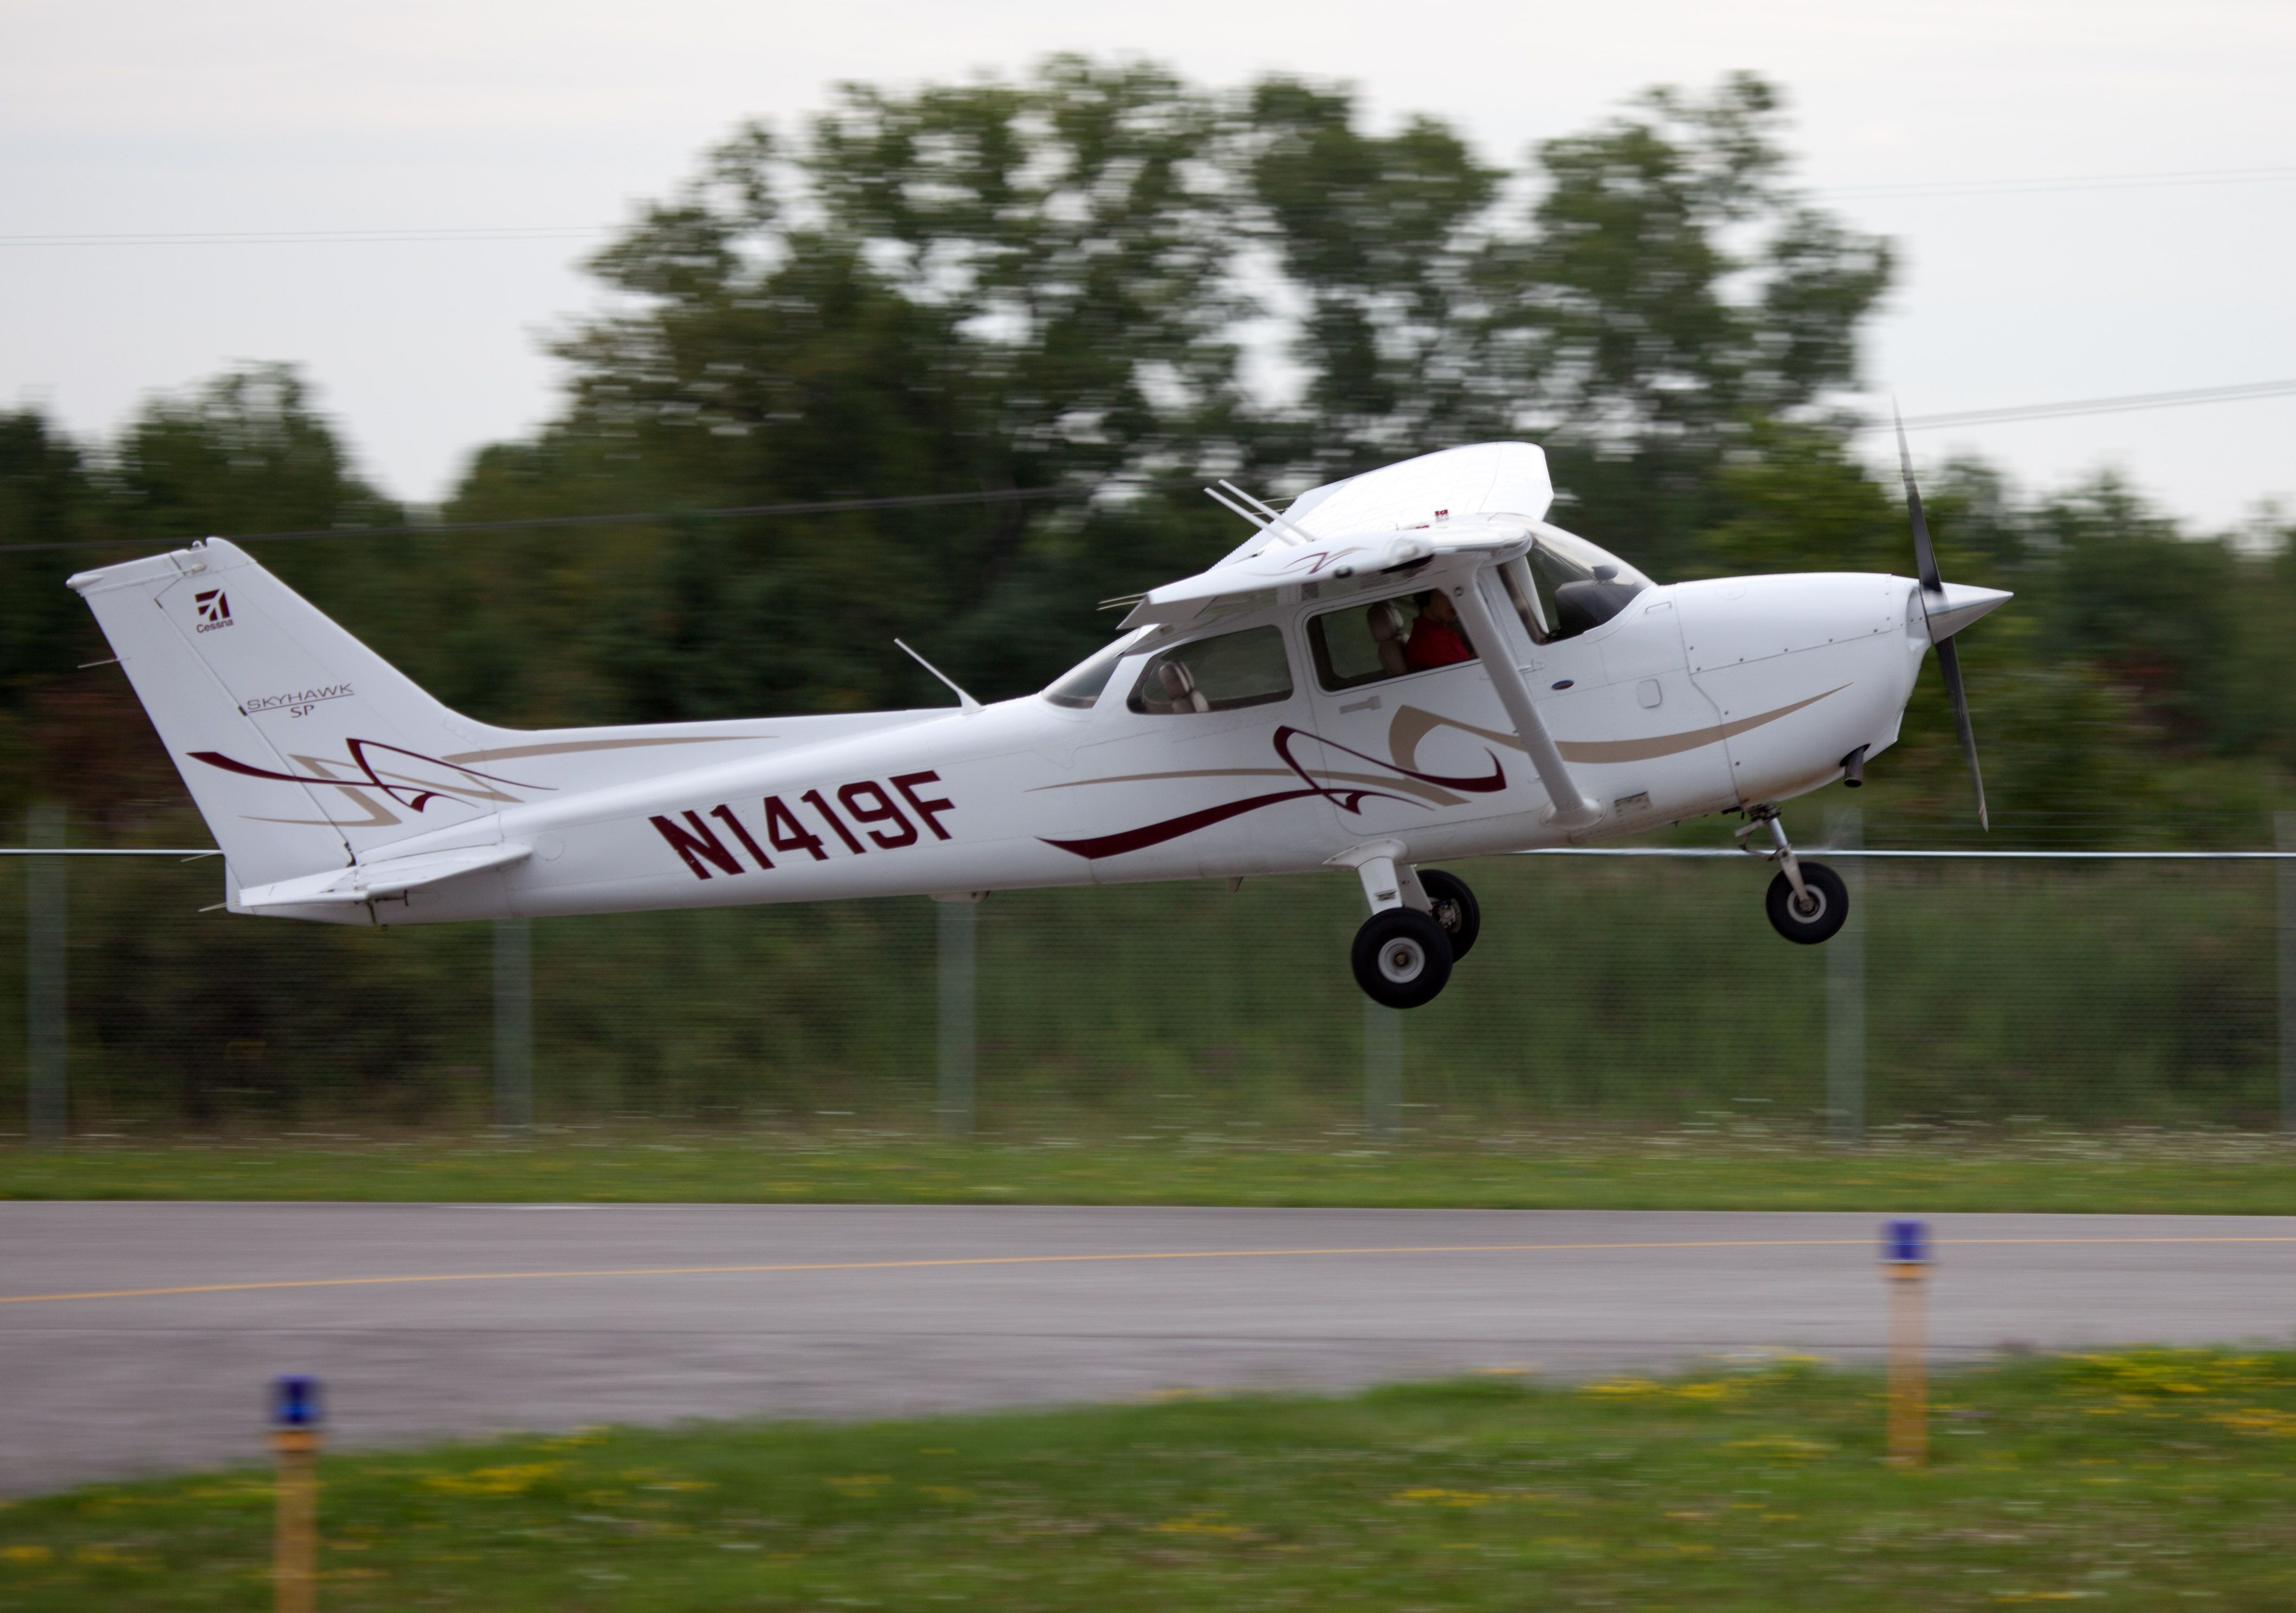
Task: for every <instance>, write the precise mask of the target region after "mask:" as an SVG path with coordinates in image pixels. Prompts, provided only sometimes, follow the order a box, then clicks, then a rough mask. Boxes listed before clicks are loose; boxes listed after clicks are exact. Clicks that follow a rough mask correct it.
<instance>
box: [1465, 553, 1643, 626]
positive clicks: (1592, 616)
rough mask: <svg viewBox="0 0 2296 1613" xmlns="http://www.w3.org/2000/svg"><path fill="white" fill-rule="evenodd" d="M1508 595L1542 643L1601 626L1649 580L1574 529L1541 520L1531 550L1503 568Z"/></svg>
mask: <svg viewBox="0 0 2296 1613" xmlns="http://www.w3.org/2000/svg"><path fill="white" fill-rule="evenodd" d="M1500 576H1501V577H1504V578H1505V582H1506V589H1507V595H1508V597H1509V598H1510V599H1512V600H1513V602H1514V608H1515V611H1516V613H1517V614H1518V615H1520V616H1521V618H1522V625H1523V626H1524V627H1525V628H1527V629H1528V630H1529V633H1530V636H1531V637H1532V639H1533V640H1535V641H1536V642H1538V643H1542V644H1551V643H1554V641H1555V640H1557V639H1564V638H1571V637H1574V636H1576V635H1579V634H1581V633H1585V632H1587V631H1588V630H1590V629H1592V628H1595V627H1599V626H1602V625H1603V623H1604V622H1607V621H1609V620H1610V619H1611V618H1612V617H1614V616H1616V615H1618V613H1619V612H1620V611H1621V610H1625V609H1626V608H1627V602H1628V600H1630V599H1632V598H1634V596H1635V595H1636V594H1640V593H1641V592H1642V591H1643V590H1644V589H1645V588H1647V587H1649V586H1650V585H1651V580H1650V578H1648V577H1644V575H1643V574H1642V573H1641V572H1639V571H1637V570H1636V569H1634V568H1633V567H1632V566H1629V565H1628V564H1627V563H1626V562H1625V561H1622V560H1620V559H1619V558H1618V557H1617V556H1616V555H1614V554H1611V553H1606V552H1604V551H1603V550H1602V549H1599V548H1597V547H1596V546H1595V544H1590V543H1588V542H1587V540H1586V539H1585V538H1583V537H1580V536H1578V535H1577V534H1576V533H1571V532H1565V531H1564V530H1562V528H1560V527H1550V526H1546V525H1545V524H1544V523H1542V524H1541V525H1540V526H1539V528H1538V535H1537V537H1536V538H1535V540H1534V542H1533V544H1532V545H1531V550H1530V553H1529V554H1526V555H1524V556H1523V557H1522V558H1521V559H1520V560H1512V561H1508V562H1507V563H1506V564H1505V566H1503V567H1501V568H1500Z"/></svg>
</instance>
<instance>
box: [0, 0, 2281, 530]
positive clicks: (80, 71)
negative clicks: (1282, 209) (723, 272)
mask: <svg viewBox="0 0 2296 1613" xmlns="http://www.w3.org/2000/svg"><path fill="white" fill-rule="evenodd" d="M2292 46H2296V5H2292V4H2288V3H2287V0H2273V3H2265V0H2256V3H2249V0H2218V3H2214V4H2211V3H2209V0H2200V3H2197V4H2195V3H2194V0H2185V4H2176V5H2169V4H2126V3H2116V0H2082V3H2080V4H2070V3H2068V4H2021V3H2019V0H1981V3H1978V0H1923V4H1917V5H1899V6H1894V7H1879V6H1872V5H1846V4H1840V3H1839V0H1835V3H1832V4H1816V3H1815V0H1754V3H1748V4H1736V5H1718V4H1713V3H1712V0H1695V3H1693V0H1652V3H1648V4H1635V3H1633V0H1612V3H1611V4H1606V5H1600V6H1589V5H1586V4H1569V5H1562V4H1538V3H1532V0H1509V3H1507V4H1497V3H1476V0H1423V3H1421V4H1412V5H1398V4H1384V5H1382V4H1362V3H1360V0H1321V3H1320V4H1315V5H1308V4H1291V5H1283V6H1276V5H1265V4H1262V5H1253V4H1249V3H1247V4H1235V3H1234V0H1220V3H1218V4H1210V3H1206V0H1163V4H1158V5H1154V6H1150V7H1112V6H1101V7H1089V6H1080V5H1078V4H1073V0H1068V3H1061V4H1056V3H1054V0H972V3H971V4H964V5H958V4H950V3H948V0H941V3H939V4H925V3H920V0H844V4H831V5H824V4H811V5H802V6H801V5H796V4H732V3H729V0H648V3H647V4H601V3H598V0H550V3H549V4H543V3H541V0H455V3H454V4H445V3H442V0H390V3H389V4H380V3H376V0H328V3H326V4H309V3H308V0H305V3H303V4H283V3H281V0H206V3H205V4H201V5H198V6H185V5H183V4H159V3H158V0H109V3H108V0H76V3H71V4H66V3H64V0H7V4H6V5H5V7H4V9H0V236H4V237H7V238H10V239H9V240H7V241H5V242H0V405H23V404H32V405H40V406H43V407H45V408H46V409H48V410H49V411H50V412H51V413H53V414H54V415H55V416H57V417H58V418H60V419H61V421H63V422H65V423H66V424H67V425H68V426H70V428H71V429H73V430H78V431H83V432H102V431H109V430H112V429H114V428H115V427H116V426H117V425H118V424H119V422H121V421H122V420H123V419H124V418H125V417H126V416H127V413H129V412H130V411H131V410H132V409H133V408H134V407H135V405H136V404H137V403H138V402H139V401H140V400H141V399H142V398H143V397H146V396H148V395H149V394H151V393H152V392H153V391H155V390H162V389H178V388H182V387H184V386H187V385H190V384H192V383H193V382H196V381H199V380H201V379H202V378H204V377H206V376H208V375H210V374H212V373H215V372H216V371H217V370H218V369H221V368H222V367H224V366H225V365H226V364H232V363H234V362H238V361H243V360H252V359H286V360H291V361H294V362H296V363H298V364H301V365H302V366H303V367H304V368H305V370H306V372H307V374H308V375H309V376H310V377H311V378H312V380H313V381H316V383H317V385H318V387H319V389H320V390H321V396H322V403H323V405H324V407H326V408H327V409H328V410H329V411H330V412H331V413H333V414H334V415H335V416H336V417H337V419H338V420H339V421H340V424H341V425H342V427H343V429H344V430H345V431H346V433H347V434H348V438H349V439H350V441H351V442H352V444H353V445H354V446H355V447H356V449H357V453H358V454H359V455H360V457H361V460H362V463H364V465H365V469H366V470H367V471H368V473H369V474H370V475H372V476H373V477H374V478H375V479H377V480H378V481H380V482H381V484H382V485H383V487H385V488H386V489H387V490H389V492H391V493H393V494H395V495H398V496H401V497H406V498H414V499H422V500H430V499H435V498H437V497H439V495H441V494H442V493H443V492H445V491H446V490H447V488H448V487H450V486H451V485H452V483H453V481H454V479H455V477H456V476H457V474H458V473H459V471H460V470H461V468H462V466H463V463H464V461H465V459H466V458H467V456H468V455H469V454H470V453H471V451H472V450H473V449H475V448H476V447H478V446H480V444H482V443H485V442H487V441H489V440H495V439H499V438H504V437H508V436H512V435H516V434H519V433H521V432H524V431H526V430H530V429H531V428H532V427H533V426H534V425H535V424H537V422H540V421H541V420H543V419H545V417H546V416H548V415H549V414H550V413H552V412H553V408H554V406H555V404H554V389H555V388H556V386H557V384H558V381H559V377H558V374H557V373H556V369H555V366H554V365H553V362H552V361H551V360H550V359H549V358H548V357H547V356H545V354H544V352H543V351H542V347H541V343H542V340H543V338H544V337H545V335H546V333H547V332H550V331H552V330H553V329H555V328H559V327H561V326H562V325H563V323H565V322H566V321H568V320H569V319H570V317H571V316H573V315H578V314H579V313H581V312H582V311H583V310H584V309H586V308H587V307H591V306H593V305H594V291H593V289H592V287H591V285H590V284H589V282H587V281H586V279H585V278H584V277H583V276H582V275H581V274H579V272H578V270H577V268H576V267H575V265H576V263H577V261H578V258H580V257H581V256H582V254H583V252H584V250H586V245H585V242H583V241H582V240H580V239H572V238H569V239H555V240H546V241H533V240H528V241H514V242H406V241H402V242H373V243H365V244H324V245H322V244H307V243H297V244H285V245H276V244H275V245H248V246H224V245H201V246H189V245H158V246H150V245H146V246H125V245H107V246H51V245H41V246H35V245H25V244H19V243H18V240H19V239H20V238H21V237H24V236H34V235H50V234H62V233H102V234H119V233H180V232H224V231H253V232H263V231H305V230H332V229H346V230H418V229H453V228H461V227H473V226H502V225H515V226H545V225H567V226H598V227H601V228H603V226H608V225H612V224H613V223H615V222H616V221H618V220H619V219H622V218H625V217H627V215H628V212H629V209H630V208H631V206H632V205H633V203H634V202H635V201H638V200H640V199H644V198H648V197H652V196H658V195H660V194H662V193H663V192H666V191H667V190H668V189H669V188H670V187H672V186H673V185H675V184H676V183H677V182H678V181H679V180H681V179H682V178H683V177H684V176H685V175H686V174H687V173H688V172H689V171H690V169H691V167H692V164H693V159H694V157H695V155H696V153H698V152H699V151H701V149H702V148H703V147H704V146H706V145H708V144H709V143H712V142H714V141H715V140H717V139H718V138H719V137H721V136H722V135H724V134H725V133H726V131H727V129H728V128H729V127H731V126H732V125H733V124H734V122H735V121H736V120H738V119H744V118H751V117H761V118H765V119H769V120H773V121H775V122H779V123H782V124H783V125H785V126H786V125H790V124H792V123H794V122H795V121H797V120H798V119H801V118H802V117H803V116H804V114H805V113H807V112H808V111H810V110H812V109H815V108H817V107H819V106H821V105H822V104H823V103H824V100H825V98H826V95H827V92H828V86H831V85H832V84H833V83H834V82H836V81H838V80H840V79H851V78H860V79H868V80H875V81H885V82H896V83H899V82H915V81H918V80H922V79H927V78H939V79H946V78H957V77H961V76H964V75H965V74H968V73H970V72H972V71H973V70H979V69H994V70H1002V71H1005V72H1012V71H1015V70H1020V69H1021V68H1023V67H1025V66H1026V65H1027V64H1028V63H1029V62H1031V61H1034V60H1036V59H1037V58H1038V57H1040V56H1042V55H1044V54H1046V53H1050V52H1053V51H1057V50H1078V51H1085V52H1089V53H1114V52H1131V53H1142V54H1146V55H1150V56H1152V57H1155V58H1157V59H1160V60H1162V61H1167V62H1169V63H1171V64H1172V65H1174V66H1176V67H1177V68H1178V69H1179V70H1181V71H1182V72H1183V73H1184V74H1185V75H1186V76H1188V77H1189V78H1193V79H1194V80H1196V81H1198V82H1200V83H1205V84H1214V85H1226V84H1233V83H1236V82H1240V81H1242V80H1244V79H1246V78H1251V77H1252V76H1254V75H1256V74H1259V73H1261V72H1264V71H1267V70H1275V69H1281V70H1290V71H1293V72H1300V73H1305V74H1308V75H1312V76H1316V77H1322V78H1338V79H1346V80H1349V81H1352V82H1353V83H1355V84H1357V86H1360V87H1361V89H1362V90H1363V92H1364V93H1365V96H1366V99H1367V101H1368V102H1369V104H1370V105H1371V107H1372V108H1373V109H1374V111H1375V113H1376V114H1377V115H1378V116H1379V117H1380V118H1381V119H1392V118H1394V117H1396V116H1398V115H1401V114H1405V113H1410V112H1431V113H1434V114H1437V115H1439V116H1441V117H1444V118H1447V119H1451V120H1452V121H1453V122H1455V123H1456V125H1458V126H1459V127H1462V128H1463V129H1464V131H1465V132H1466V133H1467V134H1468V135H1470V136H1471V137H1472V139H1474V140H1475V141H1476V142H1477V143H1480V145H1481V147H1482V148H1483V149H1484V150H1485V151H1486V152H1487V153H1488V154H1489V155H1491V156H1493V157H1497V158H1504V159H1505V160H1508V161H1509V162H1510V163H1512V162H1513V161H1515V160H1519V158H1520V156H1521V153H1522V151H1523V150H1524V149H1525V148H1526V147H1527V146H1528V145H1529V143H1532V142H1534V141H1536V140H1538V139H1541V138H1544V137H1546V136H1549V135H1557V134H1562V133H1566V132H1569V131H1571V130H1574V129H1578V128H1580V127H1584V126H1586V125H1587V123H1588V122H1590V121H1591V120H1593V119H1596V118H1598V117H1600V116H1601V115H1602V114H1603V112H1604V111H1605V110H1606V109H1608V108H1610V107H1611V106H1612V105H1613V104H1615V103H1616V102H1618V101H1619V100H1620V98H1621V97H1623V96H1625V95H1628V94H1631V93H1632V92H1634V91H1635V90H1636V89H1639V88H1641V87H1643V86H1647V85H1650V84H1653V83H1660V82H1670V83H1678V84H1685V85H1693V86H1708V85H1710V83H1711V82H1712V81H1713V80H1714V79H1715V78H1716V77H1717V76H1718V75H1719V74H1721V73H1724V72H1726V71H1728V70H1734V69H1739V68H1748V69H1753V70H1759V71H1760V72H1763V73H1765V74H1767V75H1769V76H1771V77H1772V78H1775V79H1776V80H1777V81H1779V82H1780V83H1782V84H1783V85H1784V86H1785V87H1786V89H1787V91H1788V92H1789V94H1790V96H1791V102H1792V111H1793V114H1794V119H1795V121H1794V127H1793V133H1792V143H1793V145H1794V146H1795V148H1796V149H1797V150H1798V151H1800V154H1801V156H1802V159H1803V172H1804V174H1805V176H1806V177H1807V179H1808V182H1809V183H1810V184H1814V185H1816V186H1819V187H1831V188H1843V187H1857V186H1869V185H1887V184H1915V183H1927V182H1947V181H1964V180H1971V181H1974V180H1988V179H2029V178H2030V179H2048V178H2055V177H2059V176H2097V175H2132V174H2163V173H2177V172H2185V171H2191V170H2226V169H2240V168H2281V169H2283V170H2284V171H2286V172H2288V173H2291V174H2296V137H2292V136H2296V94H2292V93H2291V90H2290V86H2291V85H2292V84H2296V51H2292ZM1829 200H1832V201H1833V205H1835V206H1837V207H1839V208H1840V209H1841V210H1842V211H1844V212H1845V213H1847V214H1848V215H1849V217H1851V218H1853V219H1854V220H1855V221H1857V223H1858V224H1860V225H1863V226H1865V227H1866V228H1868V229H1873V230H1876V231H1880V232H1882V233H1886V234H1888V235H1890V236H1891V237H1892V238H1894V239H1895V240H1896V241H1897V242H1898V245H1899V247H1900V249H1901V251H1902V254H1903V261H1904V272H1903V274H1902V277H1901V279H1900V282H1899V285H1898V290H1897V291H1896V292H1895V294H1894V295H1893V297H1892V299H1891V300H1890V306H1889V307H1888V309H1887V310H1886V312H1885V314H1884V315H1883V317H1882V319H1881V321H1880V322H1879V323H1878V325H1877V327H1876V329H1875V330H1874V340H1873V342H1872V344H1871V346H1870V348H1869V354H1868V377H1867V379H1868V381H1869V382H1870V383H1872V384H1873V385H1874V386H1875V387H1877V388H1880V389H1889V390H1894V391H1895V392H1896V394H1897V395H1898V397H1899V398H1900V399H1901V400H1902V401H1903V404H1904V407H1905V409H1906V412H1907V413H1909V414H1921V413H1939V412H1944V411H1948V410H1957V409H1964V408H1984V407H1989V406H1994V405H2018V404H2025V403H2036V402H2046V401H2053V400H2056V399H2063V398H2083V397H2098V396H2107V395H2118V394H2127V393H2141V392H2150V391H2160V390H2167V389H2180V388H2193V387H2207V386H2216V385H2226V384H2232V383H2237V382H2246V381H2271V380H2277V379H2281V378H2284V377H2296V318H2292V317H2291V315H2290V312H2289V308H2288V301H2289V284H2290V278H2291V275H2290V270H2291V265H2292V263H2296V252H2292V248H2296V179H2281V180H2276V181H2264V182H2236V183H2224V182H2207V183H2184V184H2169V185H2160V186H2149V187H2141V188H2139V187H2115V188H2104V189H2095V190H2086V191H2081V190H2076V191H2064V192H2046V191H2044V192H2026V193H2019V194H2012V195H1999V194H1995V195H1966V194H1964V195H1955V196H1930V197H1919V198H1898V199H1890V200H1882V199H1874V198H1859V197H1855V196H1849V195H1845V196H1841V197H1839V198H1830V199H1829ZM2292 436H2296V397H2280V398H2276V399H2272V400H2269V401H2262V402H2249V403H2237V404H2224V405H2210V406H2206V407H2198V408H2185V409H2179V410H2169V411H2161V412H2152V413H2127V414H2111V415H2102V416H2092V417H2087V418H2080V419H2071V420H2063V421H2057V422H2040V423H2028V424H2018V425H2001V426H1992V427H1986V428H1981V429H1975V430H1958V431H1950V432H1937V433H1931V434H1927V435H1925V436H1924V437H1923V438H1921V439H1920V441H1919V442H1918V444H1917V451H1918V452H1919V453H1920V454H1922V455H1923V456H1924V457H1929V456H1933V455H1936V454H1942V453H1944V452H1947V451H1948V450H1949V449H1951V448H1955V447H1968V448H1972V449H1975V450H1977V451H1979V452H1981V453H1983V454H1986V455H1988V456H1989V457H1991V458H1993V459H1994V460H1995V461H1997V463H2002V464H2004V465H2005V466H2007V467H2008V468H2009V469H2010V470H2011V471H2013V473H2014V474H2015V475H2017V476H2018V477H2019V478H2020V479H2021V481H2023V482H2024V483H2025V484H2026V485H2027V486H2029V487H2049V486H2055V485H2058V484H2060V483H2062V482H2064V481H2066V480H2069V479H2073V478H2075V477H2079V476H2081V475H2084V474H2087V473H2089V472H2092V471H2095V470H2096V469H2098V468H2100V467H2103V466H2112V467H2117V468H2119V469H2120V470H2121V471H2123V472H2124V473H2125V474H2127V475H2128V476H2129V477H2131V478H2133V479H2135V480H2136V482H2137V483H2138V484H2139V485H2140V486H2141V487H2144V489H2145V490H2146V491H2148V492H2149V493H2150V494H2152V495H2153V496H2154V497H2156V498H2157V499H2159V500H2160V501H2161V502H2162V503H2163V504H2166V505H2167V506H2168V507H2169V508H2170V509H2172V510H2173V511H2175V512H2177V513H2179V514H2181V515H2183V516H2185V517H2186V518H2188V519H2189V520H2193V521H2194V522H2196V523H2200V524H2206V525H2212V526H2215V525H2228V524H2231V523H2234V522H2237V521H2240V520H2243V519H2244V518H2246V517H2247V516H2248V515H2249V514H2250V513H2251V511H2252V510H2253V509H2254V508H2255V507H2256V506H2257V504H2258V503H2259V501H2260V500H2264V499H2267V498H2277V499H2280V500H2283V501H2285V502H2287V503H2288V504H2290V505H2292V506H2296V457H2292V455H2291V454H2290V452H2289V448H2288V444H2289V441H2290V439H2291V438H2292Z"/></svg>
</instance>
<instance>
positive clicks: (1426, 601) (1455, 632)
mask: <svg viewBox="0 0 2296 1613" xmlns="http://www.w3.org/2000/svg"><path fill="white" fill-rule="evenodd" d="M1403 659H1405V660H1406V661H1407V662H1409V663H1410V666H1411V669H1412V670H1413V671H1414V672H1424V671H1426V670H1427V669H1428V668H1429V667H1448V666H1450V665H1451V664H1452V663H1453V662H1455V661H1472V660H1473V659H1475V651H1474V650H1473V648H1472V646H1471V645H1470V644H1469V643H1467V635H1465V634H1464V633H1462V632H1460V631H1459V613H1458V611H1457V610H1454V609H1453V608H1452V605H1451V596H1450V595H1449V594H1446V593H1444V592H1443V591H1442V590H1441V589H1440V588H1430V589H1429V590H1428V591H1427V592H1426V593H1424V594H1421V595H1420V596H1419V618H1418V619H1417V620H1416V621H1415V622H1413V623H1412V624H1411V636H1410V638H1408V639H1406V641H1405V642H1404V645H1403Z"/></svg>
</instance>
